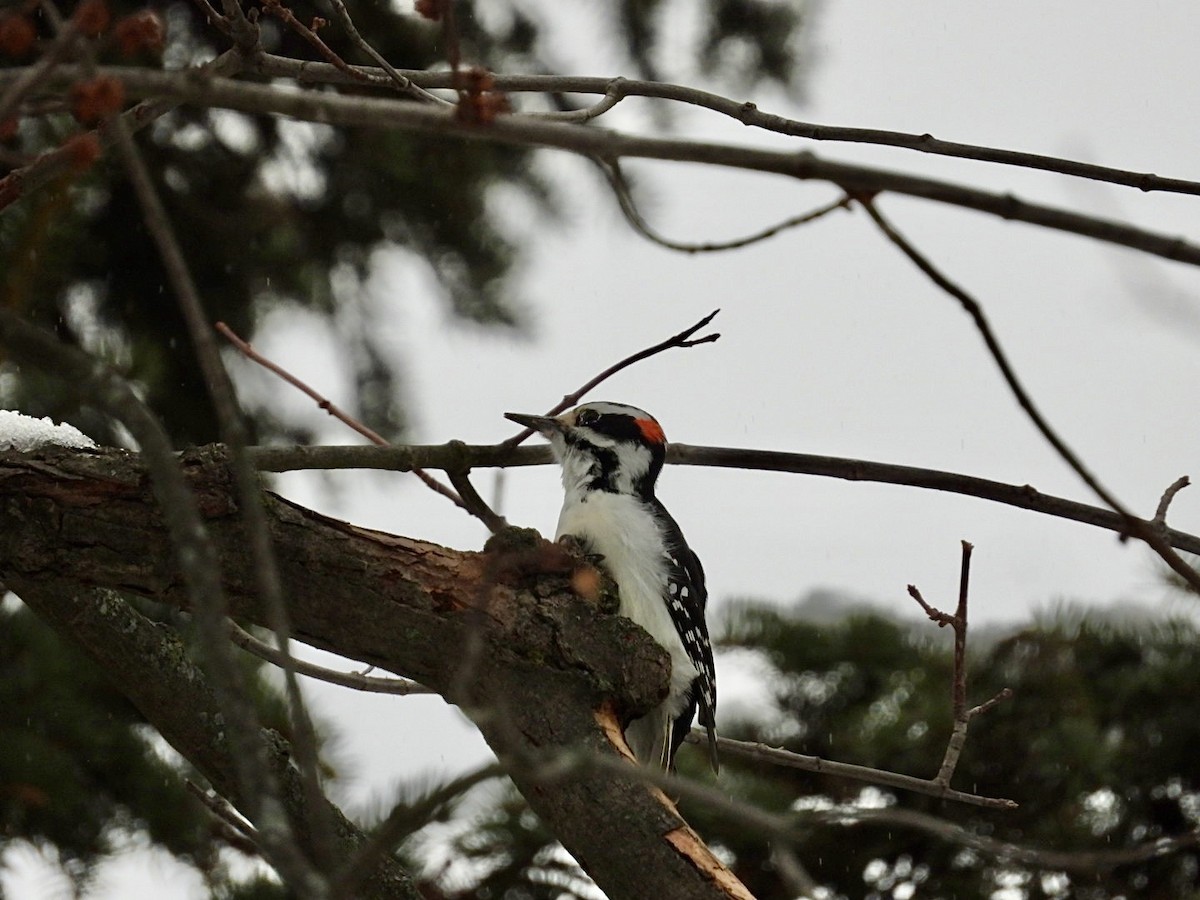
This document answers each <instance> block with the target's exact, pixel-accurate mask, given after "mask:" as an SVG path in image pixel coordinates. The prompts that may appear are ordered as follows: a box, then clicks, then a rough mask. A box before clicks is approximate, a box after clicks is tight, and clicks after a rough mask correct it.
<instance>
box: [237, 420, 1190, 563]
mask: <svg viewBox="0 0 1200 900" xmlns="http://www.w3.org/2000/svg"><path fill="white" fill-rule="evenodd" d="M250 453H251V456H252V457H253V459H254V462H255V465H257V466H258V467H259V468H260V469H262V470H263V471H268V472H288V471H295V470H300V469H389V470H394V471H399V472H405V471H409V470H410V469H411V468H413V467H414V466H424V467H425V468H429V469H461V468H462V467H464V466H466V467H468V468H479V469H482V468H489V467H501V468H509V467H515V466H542V465H549V464H550V463H552V462H553V461H554V460H553V456H552V455H551V453H550V448H549V447H513V446H511V445H509V444H508V443H507V442H506V443H502V444H487V445H476V444H460V443H458V442H451V443H448V444H433V445H407V446H405V445H396V446H392V447H361V446H340V447H339V446H327V447H254V448H251V449H250ZM667 463H669V464H672V465H684V466H714V467H718V468H727V469H749V470H755V471H765V472H791V473H795V474H800V475H816V476H820V477H823V478H840V479H843V480H846V481H862V482H877V483H880V484H899V485H906V486H908V487H915V488H922V489H925V490H934V491H946V492H948V493H953V494H961V495H963V496H967V497H977V498H979V499H982V500H988V501H991V502H993V503H1001V504H1004V505H1006V506H1013V507H1016V508H1018V509H1027V510H1030V511H1031V512H1036V513H1041V514H1042V515H1047V516H1053V517H1055V518H1060V519H1068V520H1070V521H1073V522H1080V523H1082V524H1084V525H1091V526H1093V527H1096V528H1103V529H1106V530H1108V531H1115V532H1117V533H1118V534H1125V533H1126V532H1127V527H1126V523H1125V520H1124V519H1123V518H1122V517H1121V516H1120V515H1118V514H1117V513H1115V512H1113V511H1112V510H1108V509H1103V508H1101V507H1097V506H1091V505H1089V504H1086V503H1079V502H1077V501H1075V500H1068V499H1066V498H1064V497H1056V496H1053V495H1051V494H1044V493H1042V492H1041V491H1039V490H1037V489H1036V488H1034V487H1033V486H1031V485H1028V484H1006V483H1005V482H1002V481H993V480H991V479H988V478H977V477H975V476H973V475H962V474H959V473H957V472H943V471H939V470H937V469H922V468H918V467H916V466H899V465H893V464H891V463H881V462H874V461H871V460H863V459H846V458H842V457H836V456H818V455H815V454H811V453H786V452H783V451H779V450H751V449H745V448H737V447H701V446H696V445H694V444H670V445H669V446H668V447H667ZM1163 539H1164V540H1166V541H1167V542H1169V543H1170V544H1171V546H1173V547H1177V548H1178V549H1180V550H1182V551H1184V552H1186V553H1196V554H1200V536H1197V535H1194V534H1189V533H1187V532H1185V531H1177V530H1175V529H1172V528H1168V529H1166V530H1165V531H1164V532H1163Z"/></svg>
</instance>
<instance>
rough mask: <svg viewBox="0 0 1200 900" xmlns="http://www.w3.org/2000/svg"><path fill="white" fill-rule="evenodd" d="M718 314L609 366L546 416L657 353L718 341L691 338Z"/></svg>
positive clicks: (520, 436) (522, 435) (525, 433)
mask: <svg viewBox="0 0 1200 900" xmlns="http://www.w3.org/2000/svg"><path fill="white" fill-rule="evenodd" d="M719 312H720V310H719V309H714V310H713V311H712V312H710V313H709V314H708V315H707V316H705V317H704V318H703V319H701V320H700V321H699V322H697V323H696V324H695V325H692V326H690V327H688V328H685V329H683V331H681V332H679V333H678V334H673V335H671V336H670V337H669V338H667V339H666V340H665V341H659V342H658V343H657V344H655V345H654V346H652V347H647V348H646V349H645V350H639V351H638V352H637V353H634V354H632V355H630V356H627V357H625V358H624V359H623V360H621V361H620V362H618V363H614V364H613V365H611V366H609V367H608V368H607V369H605V370H604V371H603V372H601V373H600V374H599V375H597V376H595V377H594V378H592V379H591V380H590V381H588V382H587V383H586V384H584V385H583V386H582V387H580V388H578V389H577V390H575V391H572V392H571V393H569V394H566V395H564V396H563V398H562V400H560V401H559V402H558V403H557V404H555V405H554V406H553V407H552V408H551V409H550V410H548V411H547V412H546V415H548V416H556V415H558V414H559V413H560V412H562V411H563V410H565V409H570V408H571V407H572V406H574V405H575V404H576V403H578V402H579V401H580V399H581V398H582V397H583V395H584V394H586V393H587V392H588V391H590V390H591V389H592V388H594V387H596V385H598V384H600V383H601V382H602V381H605V380H607V379H609V378H611V377H612V376H613V375H616V374H617V373H618V372H620V371H621V370H622V369H627V368H629V367H630V366H632V365H633V364H634V363H638V362H641V361H642V360H643V359H649V358H650V357H651V356H654V355H656V354H658V353H662V352H663V351H664V350H670V349H671V348H672V347H695V346H697V345H699V344H710V343H712V342H713V341H716V340H719V339H720V337H721V335H720V334H706V335H704V337H699V338H693V337H692V335H694V334H695V333H696V332H697V331H699V330H700V329H701V328H703V327H704V326H705V325H707V324H708V323H709V322H711V321H712V320H713V319H714V318H715V317H716V315H717V313H719ZM532 434H533V430H532V429H530V428H526V429H524V430H522V431H520V432H518V433H517V434H515V435H513V436H512V437H510V438H509V439H508V440H506V441H503V442H502V443H501V444H500V446H501V447H504V448H511V447H516V446H517V445H518V444H520V443H521V442H522V441H524V440H525V439H526V438H528V437H530V436H531V435H532Z"/></svg>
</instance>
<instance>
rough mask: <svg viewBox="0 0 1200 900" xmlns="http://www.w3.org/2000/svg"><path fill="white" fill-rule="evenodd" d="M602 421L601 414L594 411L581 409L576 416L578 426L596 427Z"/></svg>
mask: <svg viewBox="0 0 1200 900" xmlns="http://www.w3.org/2000/svg"><path fill="white" fill-rule="evenodd" d="M599 421H600V413H598V412H596V411H595V410H594V409H581V410H580V411H579V412H578V413H577V414H576V416H575V424H576V425H595V424H596V423H597V422H599Z"/></svg>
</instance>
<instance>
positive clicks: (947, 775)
mask: <svg viewBox="0 0 1200 900" xmlns="http://www.w3.org/2000/svg"><path fill="white" fill-rule="evenodd" d="M974 549H975V548H974V546H973V545H972V544H970V543H969V542H967V541H963V542H962V563H961V567H960V569H959V576H958V606H957V608H956V609H955V611H954V615H951V614H950V613H947V612H943V611H942V610H940V609H937V608H936V607H934V606H930V605H929V604H928V603H927V602H925V598H924V597H923V596H921V592H920V591H919V590H918V589H917V586H916V585H913V584H910V585H909V586H908V594H909V596H910V597H912V598H913V599H914V600H916V601H917V603H919V604H920V605H921V609H923V610H925V614H926V615H927V616H929V618H930V619H932V620H933V621H934V622H936V623H937V625H938V627H939V628H941V627H942V626H944V625H949V626H950V627H951V628H953V629H954V664H953V675H952V679H951V688H950V697H951V711H952V719H951V721H952V726H951V731H950V738H949V740H948V741H946V752H945V754H944V755H943V757H942V765H941V767H940V768H939V769H938V773H937V775H936V776H934V778H933V783H934V784H940V785H944V786H947V787H948V786H949V784H950V779H951V778H952V777H954V770H955V768H957V766H958V760H959V757H960V756H962V751H963V747H964V746H965V745H966V742H967V729H968V727H969V726H970V724H971V720H972V719H973V718H975V717H976V716H979V715H983V713H985V712H987V711H988V710H989V709H991V708H992V707H993V706H995V705H996V704H997V703H999V702H1000V701H1001V700H1007V699H1008V698H1009V697H1011V696H1012V691H1011V690H1010V689H1009V688H1004V690H1002V691H1000V693H998V694H997V695H996V696H994V697H992V699H991V700H988V701H987V702H986V703H981V704H979V706H974V707H972V708H970V709H968V708H967V597H968V593H969V590H970V584H971V551H972V550H974Z"/></svg>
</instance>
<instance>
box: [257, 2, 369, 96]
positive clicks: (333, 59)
mask: <svg viewBox="0 0 1200 900" xmlns="http://www.w3.org/2000/svg"><path fill="white" fill-rule="evenodd" d="M262 7H263V9H265V10H266V11H267V12H268V13H270V14H271V15H273V16H274V17H275V18H277V19H279V20H280V21H281V22H283V23H284V24H285V25H287V26H288V27H289V28H291V29H292V31H294V32H296V34H298V35H300V37H302V38H304V40H306V41H308V43H309V44H310V45H311V46H312V47H313V48H314V49H316V51H317V52H318V53H320V54H321V55H322V56H323V57H325V59H326V60H327V61H328V62H329V64H330V65H332V66H335V67H336V68H337V69H338V70H340V71H342V72H345V73H346V74H347V75H349V76H350V77H351V78H353V79H355V80H357V81H369V80H370V79H369V77H368V76H367V75H366V74H364V73H362V72H359V71H358V70H357V69H355V68H353V67H352V66H351V65H350V64H349V63H348V62H346V61H345V60H344V59H342V58H341V57H340V56H338V55H337V53H336V52H334V50H333V48H331V47H330V46H329V45H328V44H326V43H325V42H324V41H323V40H321V37H320V35H318V34H317V33H316V32H315V31H314V30H313V29H312V28H309V27H308V26H307V25H305V24H304V23H303V22H301V21H300V20H299V19H297V18H296V15H295V13H293V12H292V11H291V10H290V9H288V8H287V7H286V6H284V5H283V3H282V2H280V0H262ZM313 27H314V28H315V27H316V23H314V26H313Z"/></svg>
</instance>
